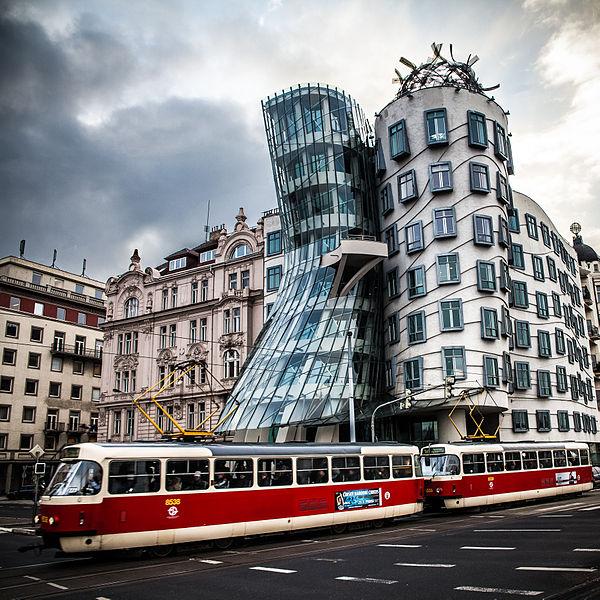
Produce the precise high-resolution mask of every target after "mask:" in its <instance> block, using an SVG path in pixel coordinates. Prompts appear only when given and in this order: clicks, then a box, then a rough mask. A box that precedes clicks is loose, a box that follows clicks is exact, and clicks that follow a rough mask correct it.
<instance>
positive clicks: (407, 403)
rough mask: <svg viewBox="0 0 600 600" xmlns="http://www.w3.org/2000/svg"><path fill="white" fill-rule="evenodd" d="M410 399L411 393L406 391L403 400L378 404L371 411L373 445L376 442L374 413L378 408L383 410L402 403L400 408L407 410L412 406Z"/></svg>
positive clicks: (395, 399) (396, 399)
mask: <svg viewBox="0 0 600 600" xmlns="http://www.w3.org/2000/svg"><path fill="white" fill-rule="evenodd" d="M411 398H412V391H411V390H406V392H405V394H404V397H403V398H394V399H393V400H390V401H389V402H384V403H383V404H380V405H379V406H376V407H375V409H374V410H373V414H372V415H371V441H372V442H373V443H375V441H376V440H375V413H376V412H377V411H378V410H379V409H380V408H383V407H384V406H390V404H395V403H396V402H401V403H402V406H401V408H405V409H409V408H410V407H411V406H412V402H411Z"/></svg>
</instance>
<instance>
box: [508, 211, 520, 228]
mask: <svg viewBox="0 0 600 600" xmlns="http://www.w3.org/2000/svg"><path fill="white" fill-rule="evenodd" d="M508 229H509V230H510V231H512V232H513V233H520V232H521V226H520V224H519V210H518V209H516V208H510V209H509V211H508Z"/></svg>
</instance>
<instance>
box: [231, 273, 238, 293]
mask: <svg viewBox="0 0 600 600" xmlns="http://www.w3.org/2000/svg"><path fill="white" fill-rule="evenodd" d="M237 286H238V274H237V273H229V289H230V290H237Z"/></svg>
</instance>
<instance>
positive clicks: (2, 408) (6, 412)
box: [0, 404, 11, 421]
mask: <svg viewBox="0 0 600 600" xmlns="http://www.w3.org/2000/svg"><path fill="white" fill-rule="evenodd" d="M10 408H11V407H10V406H9V405H8V404H0V421H10Z"/></svg>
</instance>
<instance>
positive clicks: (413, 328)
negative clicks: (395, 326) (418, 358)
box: [406, 310, 427, 344]
mask: <svg viewBox="0 0 600 600" xmlns="http://www.w3.org/2000/svg"><path fill="white" fill-rule="evenodd" d="M425 322H426V319H425V311H422V310H421V311H419V312H415V313H411V314H410V315H408V316H407V317H406V331H407V335H408V343H409V344H419V343H421V342H425V341H427V331H426V329H425Z"/></svg>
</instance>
